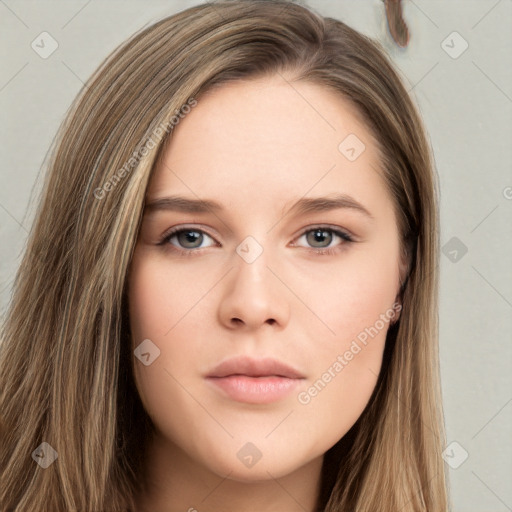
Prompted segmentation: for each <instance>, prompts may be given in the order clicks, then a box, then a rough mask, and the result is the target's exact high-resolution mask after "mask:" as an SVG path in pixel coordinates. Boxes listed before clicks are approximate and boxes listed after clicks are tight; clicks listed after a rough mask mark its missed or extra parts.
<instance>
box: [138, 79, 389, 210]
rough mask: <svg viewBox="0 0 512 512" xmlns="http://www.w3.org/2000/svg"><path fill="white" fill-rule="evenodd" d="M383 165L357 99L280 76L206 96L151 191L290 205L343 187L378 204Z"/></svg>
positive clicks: (176, 138) (250, 204) (175, 137)
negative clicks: (266, 201)
mask: <svg viewBox="0 0 512 512" xmlns="http://www.w3.org/2000/svg"><path fill="white" fill-rule="evenodd" d="M351 148H353V149H354V151H352V152H349V153H347V149H348V150H350V149H351ZM354 153H355V158H354ZM349 157H350V158H349ZM378 167H379V160H378V153H377V146H376V142H375V141H374V139H373V137H372V134H371V133H370V131H369V130H368V129H367V128H366V127H365V125H364V124H363V123H362V122H361V120H360V117H359V113H358V112H357V110H356V108H355V107H354V106H353V105H352V104H351V103H350V102H348V101H347V100H345V99H344V98H343V97H342V96H341V95H338V94H337V93H336V92H335V91H333V90H331V89H329V88H327V87H324V86H320V85H317V84H313V83H308V82H291V81H289V80H288V79H286V78H285V77H282V76H280V75H275V76H272V77H266V78H262V79H257V80H250V81H237V82H232V83H229V84H224V85H222V86H221V87H218V88H215V89H213V90H210V91H208V92H207V93H205V94H203V95H202V96H201V97H200V98H199V99H198V104H197V106H196V107H195V108H194V109H193V110H192V111H191V112H190V113H189V114H187V115H186V116H185V118H184V119H182V120H181V121H180V123H179V124H178V125H177V127H176V128H175V130H174V132H173V134H172V139H171V140H170V143H169V145H168V146H167V148H166V152H165V153H164V155H163V157H162V160H161V162H160V165H159V166H157V168H156V169H155V172H154V173H153V176H152V180H151V183H150V187H149V189H148V196H151V197H155V196H163V195H165V194H166V193H168V192H170V191H172V193H181V194H185V195H188V196H189V197H190V196H191V195H192V196H198V197H201V198H203V197H215V198H216V199H218V200H219V201H220V202H224V203H225V204H228V205H229V204H233V205H234V204H235V203H238V202H240V203H243V204H245V205H246V206H245V207H246V208H256V207H258V206H259V207H260V208H261V207H263V203H262V202H261V201H263V199H265V200H269V201H270V200H272V202H273V204H274V205H276V206H279V207H280V208H282V207H283V204H285V203H288V202H289V201H291V200H292V199H293V198H298V197H302V196H305V195H319V194H325V193H333V192H341V193H350V194H351V195H353V196H355V197H356V199H358V200H360V201H361V202H364V201H366V202H369V203H375V201H376V200H377V199H378V197H379V196H380V197H381V199H382V195H383V194H386V190H385V184H384V183H383V181H382V178H381V172H380V171H379V169H378ZM258 201H259V202H258Z"/></svg>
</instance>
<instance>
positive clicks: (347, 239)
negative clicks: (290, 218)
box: [157, 226, 354, 257]
mask: <svg viewBox="0 0 512 512" xmlns="http://www.w3.org/2000/svg"><path fill="white" fill-rule="evenodd" d="M318 230H323V231H328V232H330V233H333V234H335V235H336V236H338V237H339V238H341V239H342V240H343V241H344V242H343V243H341V244H339V245H336V246H335V247H330V248H325V249H317V248H314V247H309V248H308V249H309V250H310V251H312V252H313V254H314V255H315V256H330V255H334V254H337V253H338V251H339V250H340V247H341V246H343V245H345V244H347V243H352V242H354V239H353V238H352V237H351V236H350V235H349V234H348V233H346V232H345V231H341V230H340V229H336V228H332V227H326V226H314V227H312V228H308V229H306V230H304V231H303V232H302V233H301V234H300V235H299V236H298V237H297V238H301V237H302V236H303V235H305V234H307V233H310V232H312V231H318ZM187 231H193V232H197V233H202V234H204V235H207V236H209V237H210V238H212V239H213V237H212V236H211V235H209V234H208V233H207V232H206V231H204V230H202V229H196V228H182V227H180V228H172V229H171V230H169V231H168V232H167V233H165V234H164V235H163V237H162V239H161V240H160V241H159V242H158V243H157V245H159V246H162V247H163V248H164V249H165V250H167V251H171V252H175V253H179V255H180V256H184V257H190V256H196V255H198V253H199V254H200V253H201V252H202V251H201V249H179V248H177V247H176V246H174V245H172V244H171V243H169V242H170V240H171V238H172V237H173V236H174V235H177V234H179V233H182V232H187Z"/></svg>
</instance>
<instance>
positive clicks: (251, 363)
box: [206, 357, 305, 404]
mask: <svg viewBox="0 0 512 512" xmlns="http://www.w3.org/2000/svg"><path fill="white" fill-rule="evenodd" d="M304 378H305V377H304V376H303V375H302V374H301V373H300V372H299V371H298V370H296V369H294V368H292V367H291V366H289V365H287V364H285V363H283V362H281V361H278V360H276V359H251V358H248V357H238V358H233V359H228V360H227V361H224V362H222V363H221V364H220V365H218V366H216V367H215V368H214V369H213V370H212V371H211V372H210V373H209V374H208V375H207V376H206V380H207V382H209V383H210V384H212V385H213V386H214V388H215V389H216V390H217V391H219V392H221V393H222V394H223V396H224V397H228V398H230V399H232V400H235V401H237V402H245V403H252V404H266V403H272V402H276V401H278V400H281V399H283V398H285V397H286V396H287V395H289V394H290V393H291V392H292V391H293V390H294V389H295V388H296V387H297V386H298V385H299V384H300V383H301V382H302V381H303V380H304Z"/></svg>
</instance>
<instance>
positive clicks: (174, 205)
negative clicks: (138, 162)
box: [144, 196, 223, 213]
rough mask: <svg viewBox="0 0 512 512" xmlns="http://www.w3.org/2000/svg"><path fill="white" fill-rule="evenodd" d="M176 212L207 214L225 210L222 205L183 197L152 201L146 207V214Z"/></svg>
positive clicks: (162, 198)
mask: <svg viewBox="0 0 512 512" xmlns="http://www.w3.org/2000/svg"><path fill="white" fill-rule="evenodd" d="M161 210H165V211H175V212H184V213H207V212H211V211H214V212H217V211H221V210H223V207H222V205H221V204H219V203H217V202H216V201H212V200H208V199H190V198H187V197H182V196H168V197H160V198H156V199H151V200H150V201H148V202H147V203H146V205H145V208H144V211H145V213H146V212H147V213H153V212H156V211H161Z"/></svg>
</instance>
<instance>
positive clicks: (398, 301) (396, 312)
mask: <svg viewBox="0 0 512 512" xmlns="http://www.w3.org/2000/svg"><path fill="white" fill-rule="evenodd" d="M392 310H393V317H392V318H391V321H390V323H389V324H390V325H394V324H396V323H397V322H398V320H399V319H400V315H401V312H402V292H401V291H400V292H399V293H398V294H397V295H396V297H395V302H394V303H393V306H392Z"/></svg>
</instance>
